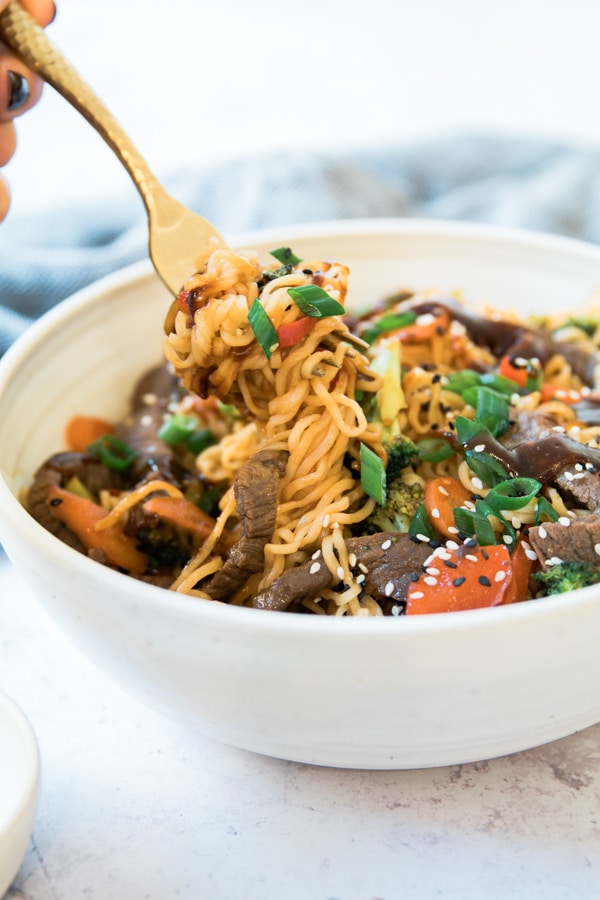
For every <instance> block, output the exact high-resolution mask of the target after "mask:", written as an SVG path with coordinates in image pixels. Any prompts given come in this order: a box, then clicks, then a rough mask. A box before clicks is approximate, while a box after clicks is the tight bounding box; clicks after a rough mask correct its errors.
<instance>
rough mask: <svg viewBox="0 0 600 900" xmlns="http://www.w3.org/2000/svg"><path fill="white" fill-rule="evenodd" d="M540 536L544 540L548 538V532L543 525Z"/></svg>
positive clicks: (539, 530)
mask: <svg viewBox="0 0 600 900" xmlns="http://www.w3.org/2000/svg"><path fill="white" fill-rule="evenodd" d="M538 534H539V536H540V537H541V538H542V540H543V539H544V538H547V537H548V532H547V531H546V529H545V528H544V526H543V525H540V527H539V528H538Z"/></svg>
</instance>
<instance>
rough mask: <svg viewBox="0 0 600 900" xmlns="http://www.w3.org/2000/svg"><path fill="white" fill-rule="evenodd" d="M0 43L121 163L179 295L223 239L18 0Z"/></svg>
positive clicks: (156, 258) (164, 275)
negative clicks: (174, 192)
mask: <svg viewBox="0 0 600 900" xmlns="http://www.w3.org/2000/svg"><path fill="white" fill-rule="evenodd" d="M0 40H2V41H3V42H4V43H5V44H7V45H8V46H9V47H10V48H11V49H12V50H13V51H14V52H15V53H16V54H17V56H19V57H20V58H21V59H22V60H23V62H24V63H25V64H26V65H27V66H29V68H30V69H33V71H34V72H36V73H37V74H38V75H39V76H41V78H43V79H44V81H46V82H47V83H48V84H50V85H52V87H53V88H54V89H55V90H57V91H58V93H59V94H61V95H62V96H63V97H64V98H65V99H66V100H68V101H69V103H70V104H71V105H72V106H74V107H75V109H76V110H77V111H78V112H80V113H81V115H82V116H84V117H85V118H86V119H87V120H88V122H89V123H90V124H91V125H93V127H94V128H95V129H96V131H97V132H98V133H99V134H100V135H101V137H103V138H104V140H105V141H106V143H107V144H108V145H109V147H111V148H112V150H113V151H114V152H115V153H116V155H117V156H118V158H119V159H120V160H121V162H122V163H123V165H124V166H125V168H126V169H127V171H128V172H129V175H130V176H131V178H132V179H133V182H134V184H135V186H136V187H137V189H138V191H139V193H140V195H141V197H142V200H143V201H144V205H145V207H146V212H147V214H148V232H149V236H148V249H149V253H150V259H151V260H152V263H153V265H154V268H155V269H156V272H157V274H158V275H159V277H160V278H161V279H162V281H163V282H164V284H165V285H166V286H167V288H168V289H169V291H170V292H171V294H172V295H176V294H178V293H179V291H180V290H181V287H182V285H183V282H184V281H185V280H186V278H189V276H190V275H192V274H193V273H194V272H195V271H196V260H197V258H198V256H200V255H201V254H203V253H204V252H205V251H206V249H207V248H208V244H209V241H210V239H211V238H217V239H218V241H219V242H220V244H221V245H223V246H225V242H224V240H223V238H222V237H221V235H220V234H219V233H218V231H217V230H216V229H215V228H214V227H213V226H212V225H211V224H210V222H207V221H206V219H203V218H202V216H199V215H197V214H196V213H193V212H192V211H191V210H189V209H186V207H185V206H182V204H181V203H178V201H177V200H175V199H174V198H173V197H171V195H170V194H168V193H167V191H165V189H164V188H163V186H162V185H161V184H160V183H159V181H158V180H157V179H156V177H155V176H154V175H153V174H152V172H151V171H150V169H149V168H148V166H147V164H146V162H145V161H144V159H143V158H142V157H141V156H140V154H139V153H138V151H137V149H136V148H135V146H134V144H133V142H132V141H131V140H130V138H129V137H128V136H127V134H125V132H124V131H123V129H122V128H121V126H120V125H119V123H118V122H117V121H116V119H115V118H114V116H113V115H112V114H111V113H110V112H109V111H108V109H107V108H106V107H105V106H104V104H103V103H102V102H101V100H100V99H99V98H98V97H97V95H96V94H95V93H94V91H93V90H92V89H91V87H90V86H89V85H88V84H87V83H86V81H85V80H84V79H83V78H82V77H81V76H80V75H79V73H78V72H77V71H76V70H75V69H74V68H73V66H72V65H71V64H70V63H69V62H68V61H67V60H66V59H65V57H64V56H63V54H62V53H61V51H60V50H59V49H58V48H57V47H56V46H55V45H54V44H53V43H52V41H51V40H50V39H49V38H48V36H47V35H46V33H45V31H44V30H43V28H40V26H39V25H38V24H37V22H36V21H35V20H34V19H33V18H32V16H30V15H29V13H28V12H26V11H25V10H24V9H23V7H22V6H21V5H20V4H19V3H18V2H17V0H11V2H10V3H9V4H8V6H7V7H6V9H5V10H4V11H3V12H2V13H0Z"/></svg>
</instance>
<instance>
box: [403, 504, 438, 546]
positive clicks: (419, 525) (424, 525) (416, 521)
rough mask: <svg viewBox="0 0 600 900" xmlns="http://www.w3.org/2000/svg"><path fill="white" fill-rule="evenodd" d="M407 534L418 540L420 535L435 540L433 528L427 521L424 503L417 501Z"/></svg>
mask: <svg viewBox="0 0 600 900" xmlns="http://www.w3.org/2000/svg"><path fill="white" fill-rule="evenodd" d="M408 534H409V536H410V537H411V538H413V539H415V540H419V539H420V537H419V536H420V535H422V536H423V537H426V538H429V540H430V541H433V540H435V538H436V537H437V535H436V533H435V529H434V528H433V526H432V524H431V522H430V521H429V516H428V515H427V509H426V508H425V504H424V503H419V505H418V506H417V511H416V512H415V514H414V516H413V518H412V522H411V523H410V525H409V526H408Z"/></svg>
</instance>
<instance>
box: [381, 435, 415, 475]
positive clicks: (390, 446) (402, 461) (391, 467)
mask: <svg viewBox="0 0 600 900" xmlns="http://www.w3.org/2000/svg"><path fill="white" fill-rule="evenodd" d="M383 446H384V447H385V449H386V451H387V455H388V461H387V466H386V468H385V476H386V480H387V483H388V485H391V484H392V482H393V481H395V480H396V479H397V478H400V476H401V475H402V470H403V469H405V468H406V467H407V466H408V465H410V463H411V462H412V461H413V459H415V457H416V456H418V454H419V450H418V448H417V446H416V445H415V444H413V442H412V441H409V440H408V438H405V437H402V435H401V434H395V435H394V436H393V437H391V438H389V439H388V440H386V441H384V442H383Z"/></svg>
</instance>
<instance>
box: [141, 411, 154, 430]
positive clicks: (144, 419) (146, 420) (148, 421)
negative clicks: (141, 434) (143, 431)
mask: <svg viewBox="0 0 600 900" xmlns="http://www.w3.org/2000/svg"><path fill="white" fill-rule="evenodd" d="M153 421H154V419H153V418H152V416H151V415H150V414H148V415H147V416H141V417H140V425H142V426H143V427H144V428H148V426H149V425H152V422H153Z"/></svg>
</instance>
